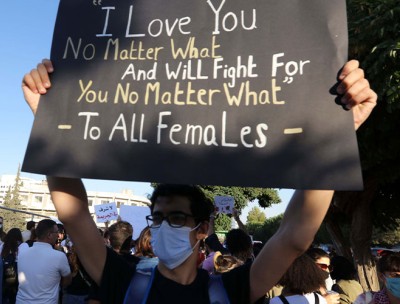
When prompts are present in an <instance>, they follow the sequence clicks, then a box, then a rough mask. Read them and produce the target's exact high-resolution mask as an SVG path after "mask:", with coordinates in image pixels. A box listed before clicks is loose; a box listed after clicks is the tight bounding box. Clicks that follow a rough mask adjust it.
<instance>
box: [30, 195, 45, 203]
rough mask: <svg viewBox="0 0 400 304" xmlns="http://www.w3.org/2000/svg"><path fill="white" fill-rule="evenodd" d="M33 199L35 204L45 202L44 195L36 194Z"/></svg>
mask: <svg viewBox="0 0 400 304" xmlns="http://www.w3.org/2000/svg"><path fill="white" fill-rule="evenodd" d="M32 201H33V203H35V204H41V203H42V202H43V195H34V196H33V200H32Z"/></svg>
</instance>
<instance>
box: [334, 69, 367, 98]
mask: <svg viewBox="0 0 400 304" xmlns="http://www.w3.org/2000/svg"><path fill="white" fill-rule="evenodd" d="M364 78H365V77H364V70H362V69H360V68H357V69H355V70H353V71H351V73H349V74H347V75H346V76H345V78H344V79H343V80H342V81H341V82H340V84H339V85H338V88H337V92H338V94H344V93H346V92H347V91H348V90H349V89H350V88H351V87H352V86H353V85H354V84H355V83H357V82H358V81H359V80H361V79H364Z"/></svg>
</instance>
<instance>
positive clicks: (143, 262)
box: [135, 227, 158, 272]
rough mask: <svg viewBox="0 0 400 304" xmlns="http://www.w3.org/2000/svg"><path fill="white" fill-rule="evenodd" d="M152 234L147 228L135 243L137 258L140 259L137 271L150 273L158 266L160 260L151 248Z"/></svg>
mask: <svg viewBox="0 0 400 304" xmlns="http://www.w3.org/2000/svg"><path fill="white" fill-rule="evenodd" d="M150 241H151V232H150V228H149V227H145V228H144V229H143V230H142V231H141V232H140V235H139V238H138V239H137V240H136V242H135V256H136V257H138V258H140V261H139V263H138V264H137V266H136V269H140V270H142V271H149V272H151V270H152V269H153V268H154V267H156V266H157V264H158V258H157V257H156V256H155V254H154V252H153V248H152V247H151V243H150Z"/></svg>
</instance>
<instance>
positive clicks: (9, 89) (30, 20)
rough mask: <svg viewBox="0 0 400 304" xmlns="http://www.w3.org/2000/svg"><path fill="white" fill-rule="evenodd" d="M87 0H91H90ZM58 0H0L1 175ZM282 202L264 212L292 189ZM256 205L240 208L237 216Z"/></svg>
mask: <svg viewBox="0 0 400 304" xmlns="http://www.w3.org/2000/svg"><path fill="white" fill-rule="evenodd" d="M89 1H91V0H89ZM57 8H58V1H56V0H53V1H49V0H35V1H32V0H12V1H3V3H2V5H1V8H0V92H1V95H0V143H1V146H0V175H4V174H15V173H16V172H17V169H18V165H19V164H22V162H23V159H24V155H25V150H26V146H27V143H28V139H29V134H30V131H31V127H32V123H33V115H32V113H31V111H30V109H29V107H28V106H27V105H26V104H25V101H24V98H23V95H22V91H21V81H22V78H23V76H24V74H26V73H28V72H29V71H30V70H31V69H32V68H34V67H35V66H36V65H37V63H38V62H40V61H41V60H42V59H43V58H49V57H50V48H51V41H52V35H53V29H54V23H55V19H56V16H57ZM22 175H23V176H26V177H31V178H34V179H39V180H40V179H43V178H44V176H42V175H36V174H28V173H25V172H22ZM84 183H85V186H86V188H87V189H88V190H92V191H107V192H120V191H121V190H123V189H131V190H133V192H134V193H135V194H136V195H144V196H147V195H148V194H150V193H151V192H152V188H151V187H150V184H149V183H143V182H122V181H103V180H87V179H85V180H84ZM279 193H280V196H281V199H282V203H281V204H278V205H274V206H273V207H271V208H267V209H265V212H266V214H267V217H271V216H275V215H278V214H280V213H282V212H283V211H284V209H285V208H286V205H287V203H288V201H289V199H290V197H291V195H292V193H293V190H289V189H284V190H280V191H279ZM255 205H257V204H256V203H251V204H249V207H248V208H246V209H245V210H243V213H242V216H241V218H242V220H245V219H246V217H247V213H248V211H249V210H250V209H251V208H252V207H253V206H255Z"/></svg>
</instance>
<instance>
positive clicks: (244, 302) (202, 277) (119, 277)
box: [100, 250, 263, 304]
mask: <svg viewBox="0 0 400 304" xmlns="http://www.w3.org/2000/svg"><path fill="white" fill-rule="evenodd" d="M134 273H135V269H134V267H130V266H129V265H128V264H127V263H126V261H124V260H123V259H122V258H121V257H120V256H118V255H117V254H116V253H115V252H113V251H111V250H108V251H107V259H106V264H105V265H104V271H103V277H102V281H101V286H100V294H101V303H109V304H118V303H123V301H124V297H125V293H126V291H127V289H128V286H129V283H130V281H131V279H132V277H133V275H134ZM249 278H250V265H243V266H240V267H238V268H235V269H233V270H231V271H230V272H227V273H224V274H222V281H223V284H224V287H225V290H226V292H227V294H228V297H229V300H230V302H231V304H248V303H249V298H250V284H249ZM208 280H209V276H208V273H207V272H206V271H205V270H203V269H199V270H198V271H197V276H196V278H195V280H194V281H193V283H191V284H189V285H181V284H179V283H176V282H174V281H172V280H169V279H167V278H165V277H164V276H163V275H162V274H161V273H160V272H159V271H158V270H157V269H156V272H155V277H154V281H153V284H152V287H151V290H150V294H149V297H148V300H147V304H155V303H157V304H159V303H174V304H180V303H185V304H187V303H190V304H208V303H209V297H208ZM262 300H263V299H260V301H257V302H256V303H262Z"/></svg>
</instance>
